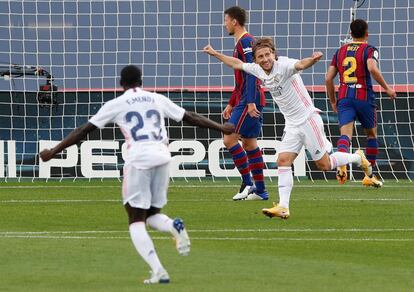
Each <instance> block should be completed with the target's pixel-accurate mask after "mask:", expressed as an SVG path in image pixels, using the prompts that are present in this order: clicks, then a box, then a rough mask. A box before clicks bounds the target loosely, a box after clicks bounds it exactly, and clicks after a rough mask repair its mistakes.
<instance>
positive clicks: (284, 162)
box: [277, 155, 292, 166]
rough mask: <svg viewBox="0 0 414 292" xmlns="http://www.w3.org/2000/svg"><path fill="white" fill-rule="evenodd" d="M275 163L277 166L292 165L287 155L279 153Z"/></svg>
mask: <svg viewBox="0 0 414 292" xmlns="http://www.w3.org/2000/svg"><path fill="white" fill-rule="evenodd" d="M277 165H278V166H290V165H292V161H291V160H290V159H289V157H286V156H282V155H279V157H278V158H277Z"/></svg>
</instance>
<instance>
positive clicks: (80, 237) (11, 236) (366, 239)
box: [0, 235, 414, 242]
mask: <svg viewBox="0 0 414 292" xmlns="http://www.w3.org/2000/svg"><path fill="white" fill-rule="evenodd" d="M0 238H24V239H130V237H128V236H105V237H101V236H48V235H0ZM153 239H156V240H171V238H170V237H153ZM191 239H192V240H200V241H246V240H248V241H354V242H358V241H362V242H364V241H365V242H367V241H374V242H381V241H382V242H390V241H393V242H409V241H414V238H289V237H287V238H282V237H274V238H260V237H191Z"/></svg>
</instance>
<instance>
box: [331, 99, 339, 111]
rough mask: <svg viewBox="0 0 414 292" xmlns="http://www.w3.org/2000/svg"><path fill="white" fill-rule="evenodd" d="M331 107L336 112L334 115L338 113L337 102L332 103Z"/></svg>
mask: <svg viewBox="0 0 414 292" xmlns="http://www.w3.org/2000/svg"><path fill="white" fill-rule="evenodd" d="M331 107H332V110H333V111H334V113H338V109H337V108H336V101H334V102H332V101H331Z"/></svg>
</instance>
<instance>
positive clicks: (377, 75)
mask: <svg viewBox="0 0 414 292" xmlns="http://www.w3.org/2000/svg"><path fill="white" fill-rule="evenodd" d="M367 67H368V71H369V73H371V75H372V77H373V78H374V79H375V81H377V82H378V84H379V85H381V87H382V88H384V90H385V92H386V93H387V94H388V96H389V97H390V99H395V98H396V97H397V94H396V93H395V91H394V90H393V89H392V88H391V87H389V86H388V84H387V82H386V81H385V80H384V77H383V76H382V73H381V71H380V70H379V68H378V64H377V61H376V60H375V59H368V60H367Z"/></svg>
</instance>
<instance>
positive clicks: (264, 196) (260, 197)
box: [245, 187, 269, 201]
mask: <svg viewBox="0 0 414 292" xmlns="http://www.w3.org/2000/svg"><path fill="white" fill-rule="evenodd" d="M268 199H269V194H268V193H267V192H266V191H264V192H263V193H261V194H259V193H258V192H257V191H256V187H252V188H251V189H250V192H249V194H248V195H247V197H246V199H245V200H246V201H267V200H268Z"/></svg>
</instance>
